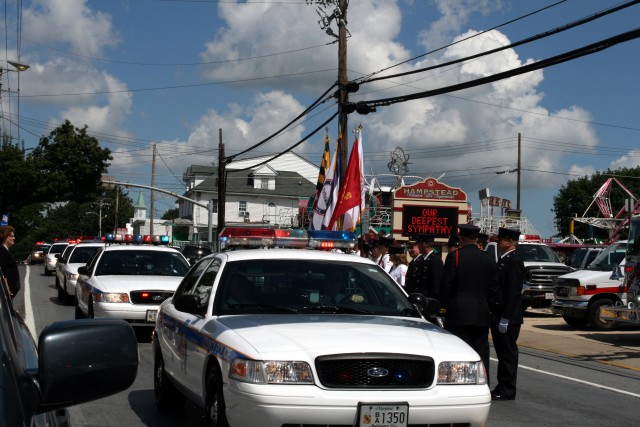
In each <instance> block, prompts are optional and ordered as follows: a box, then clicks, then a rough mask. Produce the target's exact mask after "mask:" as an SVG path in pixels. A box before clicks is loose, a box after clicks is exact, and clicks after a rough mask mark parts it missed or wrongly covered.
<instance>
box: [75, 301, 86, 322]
mask: <svg viewBox="0 0 640 427" xmlns="http://www.w3.org/2000/svg"><path fill="white" fill-rule="evenodd" d="M85 317H86V316H85V315H84V313H83V312H82V309H81V308H80V306H79V305H78V302H77V301H76V319H84V318H85Z"/></svg>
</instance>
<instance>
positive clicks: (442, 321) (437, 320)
mask: <svg viewBox="0 0 640 427" xmlns="http://www.w3.org/2000/svg"><path fill="white" fill-rule="evenodd" d="M436 322H438V326H440V327H441V328H444V317H440V316H436Z"/></svg>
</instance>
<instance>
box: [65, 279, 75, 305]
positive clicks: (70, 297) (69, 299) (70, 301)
mask: <svg viewBox="0 0 640 427" xmlns="http://www.w3.org/2000/svg"><path fill="white" fill-rule="evenodd" d="M75 298H76V296H75V294H73V295H71V294H69V289H67V279H64V301H63V302H64V305H71V304H73V303H74V302H75Z"/></svg>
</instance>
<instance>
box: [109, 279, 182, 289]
mask: <svg viewBox="0 0 640 427" xmlns="http://www.w3.org/2000/svg"><path fill="white" fill-rule="evenodd" d="M97 279H98V280H99V282H100V287H101V288H102V289H109V292H111V291H113V292H116V291H118V292H129V291H139V290H157V291H174V292H175V290H176V289H177V288H178V285H179V284H180V281H181V280H182V276H142V275H140V276H97Z"/></svg>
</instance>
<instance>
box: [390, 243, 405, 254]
mask: <svg viewBox="0 0 640 427" xmlns="http://www.w3.org/2000/svg"><path fill="white" fill-rule="evenodd" d="M389 253H390V254H395V255H398V254H403V253H404V246H402V245H392V246H389Z"/></svg>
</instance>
